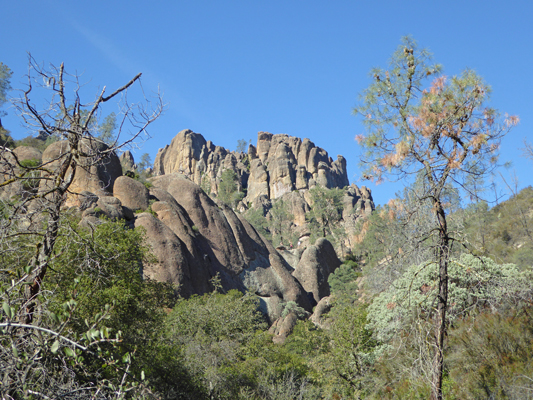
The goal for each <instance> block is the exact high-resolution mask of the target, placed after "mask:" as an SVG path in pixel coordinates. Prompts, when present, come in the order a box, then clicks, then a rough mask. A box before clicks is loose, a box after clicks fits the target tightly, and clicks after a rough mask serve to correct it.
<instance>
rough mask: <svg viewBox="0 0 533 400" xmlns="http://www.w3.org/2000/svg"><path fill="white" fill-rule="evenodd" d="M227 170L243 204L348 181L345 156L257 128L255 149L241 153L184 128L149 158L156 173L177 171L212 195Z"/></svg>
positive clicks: (339, 186)
mask: <svg viewBox="0 0 533 400" xmlns="http://www.w3.org/2000/svg"><path fill="white" fill-rule="evenodd" d="M228 168H229V169H232V170H234V171H235V172H236V174H237V176H238V178H239V185H240V186H241V188H242V189H246V191H247V196H246V198H245V203H246V202H247V203H253V202H254V201H255V200H256V199H257V198H258V197H260V196H262V195H266V196H267V197H268V198H270V199H277V198H279V197H281V196H283V195H284V194H286V193H289V192H291V191H293V190H298V189H309V188H311V187H313V186H315V185H322V186H324V187H327V188H334V187H337V188H342V187H345V186H348V185H349V182H348V175H347V172H346V160H345V159H344V157H342V156H337V160H335V161H333V160H332V159H331V157H329V156H328V153H327V152H326V151H325V150H324V149H321V148H320V147H316V146H315V145H314V143H313V142H311V141H310V140H309V139H304V140H303V141H302V140H301V139H299V138H296V137H292V136H289V135H285V134H277V135H273V134H271V133H267V132H259V133H258V135H257V147H255V146H253V145H250V146H249V148H248V153H247V154H243V153H237V152H231V151H228V150H226V149H224V148H222V147H219V146H215V145H214V144H213V143H211V141H206V140H205V139H204V137H203V136H202V135H200V134H198V133H194V132H192V131H191V130H189V129H187V130H183V131H181V132H179V133H178V135H177V136H176V137H175V138H174V139H172V142H171V144H170V145H167V146H165V147H164V148H163V149H160V150H159V152H158V153H157V156H156V159H155V162H154V174H155V175H165V174H171V173H173V172H179V173H181V174H183V175H185V176H187V177H189V178H190V179H191V180H192V181H193V182H195V183H196V184H198V185H201V186H202V187H204V186H206V185H207V187H208V188H209V190H208V192H213V193H217V185H218V181H217V179H219V178H220V175H221V173H222V171H223V170H224V169H228Z"/></svg>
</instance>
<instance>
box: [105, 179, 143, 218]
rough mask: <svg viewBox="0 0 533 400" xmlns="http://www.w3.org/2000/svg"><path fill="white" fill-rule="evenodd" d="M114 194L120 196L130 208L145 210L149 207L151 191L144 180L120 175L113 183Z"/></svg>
mask: <svg viewBox="0 0 533 400" xmlns="http://www.w3.org/2000/svg"><path fill="white" fill-rule="evenodd" d="M113 195H114V196H115V197H116V198H118V199H119V200H120V201H121V203H122V205H123V206H124V207H128V208H129V209H130V210H133V211H137V210H142V211H145V210H146V209H147V208H148V204H149V203H148V199H149V196H150V195H149V193H148V189H147V188H146V186H144V184H143V183H142V182H139V181H136V180H135V179H132V178H130V177H128V176H120V177H118V178H117V179H116V180H115V184H114V185H113Z"/></svg>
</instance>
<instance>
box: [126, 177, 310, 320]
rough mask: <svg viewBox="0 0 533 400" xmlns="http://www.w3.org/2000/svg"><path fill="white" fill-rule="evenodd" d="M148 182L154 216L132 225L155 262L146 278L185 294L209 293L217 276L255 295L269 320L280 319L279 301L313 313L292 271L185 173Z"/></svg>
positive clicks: (140, 217) (227, 286)
mask: <svg viewBox="0 0 533 400" xmlns="http://www.w3.org/2000/svg"><path fill="white" fill-rule="evenodd" d="M151 183H152V185H153V187H152V188H150V197H151V199H153V200H155V202H154V203H153V204H152V206H151V210H152V212H153V213H155V214H156V215H157V218H155V217H154V216H153V215H152V214H149V213H142V214H138V215H137V216H136V218H135V222H134V225H135V226H143V227H144V228H145V229H146V232H147V240H148V242H149V244H150V245H151V247H152V249H153V251H154V254H155V255H156V258H157V259H158V262H156V263H153V264H151V265H149V266H146V268H145V269H144V271H145V274H146V276H148V277H150V278H153V279H158V280H166V281H170V282H172V283H174V284H176V286H177V287H179V291H180V293H181V294H182V295H183V296H188V295H191V294H195V293H196V294H202V293H206V292H207V291H209V290H212V288H211V285H210V279H211V278H213V277H214V276H215V275H217V274H218V275H219V277H220V280H221V283H222V286H223V288H224V289H225V290H229V289H238V290H241V291H246V290H251V291H253V292H254V293H256V294H257V295H258V296H259V297H260V299H261V302H262V308H263V309H264V310H265V311H266V312H267V313H268V314H269V316H270V318H271V320H272V321H274V320H275V319H277V318H278V317H279V313H280V312H281V311H280V309H279V307H277V306H276V304H279V303H280V302H288V301H294V302H296V303H297V304H298V305H299V306H300V307H303V308H304V309H305V310H308V311H310V310H311V307H312V304H311V302H310V301H309V298H308V296H307V293H306V291H305V290H304V289H303V288H302V286H301V285H300V283H299V282H298V281H297V280H296V279H295V278H294V277H293V276H292V275H291V273H290V271H291V270H292V268H291V267H290V266H289V265H288V264H287V263H286V262H285V260H284V259H283V258H282V257H281V256H280V255H279V254H278V253H277V251H276V250H275V249H274V248H273V247H272V245H271V244H270V243H269V242H267V241H265V240H264V239H263V238H261V237H260V236H259V235H258V234H257V232H256V231H255V229H254V228H253V227H252V226H251V225H250V224H249V223H248V222H247V221H246V220H244V219H242V218H241V217H239V216H238V215H237V214H235V212H233V210H231V209H230V208H229V207H227V206H224V205H220V206H219V205H218V204H216V203H215V202H214V201H213V200H212V199H211V198H210V197H209V196H207V195H206V194H205V193H204V191H203V190H202V189H201V188H200V187H199V186H198V185H196V184H195V183H194V182H192V181H190V180H189V179H187V178H186V177H185V176H184V175H181V174H170V175H163V176H159V177H156V178H153V179H151ZM171 253H172V254H171Z"/></svg>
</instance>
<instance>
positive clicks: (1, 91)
mask: <svg viewBox="0 0 533 400" xmlns="http://www.w3.org/2000/svg"><path fill="white" fill-rule="evenodd" d="M12 75H13V72H12V71H11V69H9V67H8V66H7V65H5V64H4V63H2V62H0V107H2V106H3V105H4V103H5V102H6V101H7V93H8V92H9V91H10V90H11V83H10V80H11V76H12ZM4 115H6V113H5V111H0V117H3V116H4Z"/></svg>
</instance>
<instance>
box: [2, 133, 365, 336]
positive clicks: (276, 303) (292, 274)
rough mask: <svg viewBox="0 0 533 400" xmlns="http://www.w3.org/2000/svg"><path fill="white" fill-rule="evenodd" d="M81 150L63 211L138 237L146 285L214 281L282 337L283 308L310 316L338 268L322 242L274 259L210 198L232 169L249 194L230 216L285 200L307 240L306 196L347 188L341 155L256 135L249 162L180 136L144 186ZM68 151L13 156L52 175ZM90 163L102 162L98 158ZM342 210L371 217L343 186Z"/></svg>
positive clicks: (110, 156) (91, 144) (360, 196)
mask: <svg viewBox="0 0 533 400" xmlns="http://www.w3.org/2000/svg"><path fill="white" fill-rule="evenodd" d="M81 146H83V152H84V153H85V154H87V155H88V157H87V158H85V159H84V160H83V163H82V164H81V165H79V166H78V167H77V169H76V171H75V175H74V178H73V182H72V184H71V186H70V190H69V195H68V197H67V199H66V203H65V206H67V207H72V206H75V207H77V208H78V209H79V211H80V214H81V217H82V221H81V225H84V226H88V227H89V226H91V225H94V224H100V223H103V220H102V219H100V217H101V216H105V217H107V218H109V219H112V220H120V219H122V220H124V221H125V222H126V224H127V225H129V226H130V227H132V228H133V227H142V228H143V229H145V230H146V238H147V241H148V244H149V245H150V246H151V248H152V251H153V253H154V255H155V260H154V261H153V262H150V263H147V264H146V265H143V266H142V268H143V274H144V276H146V277H149V278H152V279H156V280H161V281H168V282H171V283H173V284H175V286H176V288H177V291H178V292H179V293H180V294H181V295H182V296H185V297H186V296H190V295H193V294H203V293H206V292H209V291H211V290H212V289H213V288H212V285H211V279H212V278H213V277H215V276H217V275H218V276H219V278H220V280H221V284H222V287H223V289H224V290H230V289H238V290H240V291H252V292H254V293H256V294H257V295H258V296H259V298H260V301H261V308H262V310H263V311H264V312H265V314H267V315H268V316H269V318H270V320H271V321H272V322H273V321H278V325H279V332H278V331H277V332H276V335H277V336H280V338H281V337H285V336H286V334H288V333H289V332H290V330H291V329H292V326H294V323H295V321H296V319H295V315H293V314H292V312H291V313H289V316H284V317H283V318H282V319H279V318H280V317H281V314H282V312H283V310H284V308H285V307H286V305H287V304H292V305H294V304H295V305H297V307H299V308H300V309H304V310H305V311H307V312H309V313H310V312H311V311H312V307H313V306H314V305H316V304H317V303H318V302H319V301H320V300H321V299H322V298H323V297H324V296H328V295H329V286H328V284H327V279H328V276H329V274H330V273H332V272H333V271H334V270H335V269H336V268H337V267H338V266H339V265H340V261H339V259H338V258H337V255H336V254H335V251H334V249H333V247H332V245H331V244H330V243H329V242H328V241H327V240H325V239H320V240H318V241H317V242H316V243H315V244H314V245H313V246H307V248H303V247H302V248H299V249H294V250H284V249H279V251H278V250H277V249H275V248H274V247H273V246H272V244H271V243H270V242H268V241H267V240H266V239H264V238H263V237H262V236H260V235H259V234H258V233H257V231H256V229H255V228H254V227H253V226H252V225H250V224H249V223H248V222H247V221H246V220H245V219H244V218H243V217H242V216H241V215H240V214H239V213H236V212H235V211H234V210H232V209H231V208H230V207H228V206H227V205H225V204H223V203H222V202H220V201H214V200H213V199H212V198H211V197H210V196H209V195H208V194H210V193H217V190H218V184H219V182H220V177H221V174H222V172H223V171H224V170H226V169H231V170H233V171H235V173H236V175H237V177H238V186H239V189H240V190H247V196H246V198H245V199H244V201H243V202H241V203H240V204H239V206H238V207H237V208H242V210H245V209H246V208H247V205H251V204H254V205H255V206H256V207H262V208H263V210H264V212H265V213H267V212H268V210H269V208H271V202H272V201H276V200H277V199H284V200H285V201H287V203H288V204H289V208H290V212H291V213H292V215H293V217H294V221H293V223H294V225H295V226H296V227H297V228H298V229H300V233H302V234H303V235H305V234H307V235H308V231H307V229H308V228H307V224H306V213H307V212H308V211H309V201H308V198H307V197H308V189H310V188H312V187H313V186H316V185H321V186H324V187H327V188H343V187H346V186H348V178H347V173H346V161H345V160H344V158H343V157H342V156H339V157H338V158H337V160H335V161H333V160H332V159H331V158H330V157H329V156H328V154H327V152H326V151H325V150H323V149H321V148H319V147H316V146H315V145H314V144H313V143H312V142H311V141H309V140H308V139H304V140H303V141H302V140H301V139H299V138H295V137H290V136H288V135H272V134H270V133H265V132H260V133H259V134H258V142H257V147H256V146H253V145H250V146H249V149H248V153H247V154H243V153H236V152H230V151H228V150H226V149H224V148H222V147H219V146H215V145H214V144H213V143H211V142H210V141H206V140H205V139H204V138H203V137H202V135H200V134H196V133H194V132H192V131H190V130H184V131H181V132H180V133H179V134H178V135H177V136H176V137H175V138H174V139H173V140H172V142H171V144H170V145H168V146H165V148H163V149H161V150H160V151H159V153H158V154H157V157H156V160H155V163H154V174H155V177H154V178H151V179H150V180H149V183H150V184H146V185H145V184H143V183H142V182H139V181H138V180H135V179H133V178H131V177H129V176H122V167H121V162H122V164H123V166H124V167H125V168H126V169H128V168H129V167H132V168H134V160H133V157H132V156H131V153H129V152H125V153H123V154H122V155H121V158H120V159H119V158H118V157H117V156H116V155H115V154H114V153H113V152H107V151H106V150H107V147H106V145H105V144H103V143H100V142H95V141H89V140H84V141H83V142H82V143H81ZM67 151H68V144H67V142H55V143H52V144H51V145H50V146H49V147H48V148H47V149H46V150H45V151H44V153H43V154H42V157H41V155H40V152H38V150H35V149H31V148H24V149H21V148H19V149H15V151H14V153H15V155H16V156H17V157H18V158H19V159H20V160H23V159H24V160H25V159H33V158H37V159H38V160H39V161H40V162H42V164H43V165H44V166H46V167H47V168H48V169H51V170H53V169H54V168H57V167H58V165H59V161H58V160H59V159H60V158H61V156H62V155H64V154H65V153H66V152H67ZM8 153H9V152H3V153H2V155H3V158H2V160H3V163H2V165H1V167H2V170H1V171H0V173H1V174H0V177H1V178H2V179H3V180H6V179H8V177H7V175H6V174H13V173H14V171H15V169H16V168H14V167H13V156H12V155H9V154H8ZM97 154H105V158H99V159H98V158H96V157H97ZM9 157H11V158H9ZM42 178H46V176H45V175H42ZM47 182H48V181H47V180H46V179H42V181H41V184H40V186H39V190H46V188H47V185H48V183H47ZM148 187H149V188H148ZM206 193H207V194H206ZM6 195H12V194H10V193H8V192H7V191H6V189H3V190H2V191H0V197H1V196H4V197H5V196H6ZM343 201H344V203H345V210H346V215H345V220H346V221H351V220H354V221H355V219H354V218H355V217H353V215H358V216H359V215H362V214H368V213H369V212H370V211H371V210H372V208H373V203H372V198H371V195H370V193H369V191H368V190H366V189H365V188H364V187H363V188H361V189H359V188H357V187H356V186H353V185H352V186H350V187H349V188H347V189H346V191H345V197H344V200H343ZM354 210H355V211H354Z"/></svg>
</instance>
